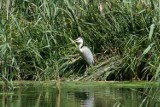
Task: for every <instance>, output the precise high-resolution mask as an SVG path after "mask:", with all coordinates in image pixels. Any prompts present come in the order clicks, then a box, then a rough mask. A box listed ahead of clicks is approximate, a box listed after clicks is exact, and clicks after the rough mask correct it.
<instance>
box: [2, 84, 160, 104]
mask: <svg viewBox="0 0 160 107" xmlns="http://www.w3.org/2000/svg"><path fill="white" fill-rule="evenodd" d="M53 85H54V84H52V85H45V86H42V85H37V86H35V85H27V87H26V86H21V87H18V88H16V89H14V91H4V90H2V89H1V90H0V107H140V106H141V107H160V102H159V101H160V96H159V95H160V91H159V89H158V88H154V89H151V88H148V89H145V88H120V87H112V86H99V85H97V86H90V84H88V85H86V86H78V87H76V86H74V87H71V86H67V85H66V86H65V85H64V86H62V87H61V92H60V94H57V93H56V89H55V86H53Z"/></svg>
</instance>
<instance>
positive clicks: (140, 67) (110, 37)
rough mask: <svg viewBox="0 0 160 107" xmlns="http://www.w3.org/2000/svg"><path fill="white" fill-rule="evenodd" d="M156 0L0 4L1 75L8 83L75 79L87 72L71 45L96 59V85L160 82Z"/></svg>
mask: <svg viewBox="0 0 160 107" xmlns="http://www.w3.org/2000/svg"><path fill="white" fill-rule="evenodd" d="M159 6H160V2H159V1H158V0H154V1H152V0H134V1H133V0H99V1H98V0H95V1H93V0H12V1H10V0H6V1H0V7H1V8H0V9H1V11H0V14H1V15H0V64H1V66H0V70H1V75H5V77H6V78H8V79H18V80H19V79H20V80H21V79H22V80H50V79H55V78H56V73H57V72H59V75H60V77H61V78H63V79H65V78H66V79H75V78H77V77H79V76H81V75H83V73H84V72H85V71H86V70H88V69H87V68H86V64H85V62H84V61H83V60H82V59H81V58H80V56H79V55H78V52H77V49H76V46H75V44H74V43H73V42H72V41H73V40H74V39H76V38H77V37H79V36H82V37H83V38H84V40H85V45H87V46H89V47H90V48H91V50H92V51H93V53H94V56H95V60H96V61H95V62H96V64H95V75H96V77H95V78H96V80H133V79H135V80H158V78H159V74H160V64H159V61H160V56H159V53H160V48H159V46H160V42H159V41H160V38H159V37H160V26H159V25H160V23H159V22H160V7H159Z"/></svg>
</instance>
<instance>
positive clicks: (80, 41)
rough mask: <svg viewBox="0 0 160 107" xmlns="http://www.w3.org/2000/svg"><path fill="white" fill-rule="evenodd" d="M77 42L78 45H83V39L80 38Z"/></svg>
mask: <svg viewBox="0 0 160 107" xmlns="http://www.w3.org/2000/svg"><path fill="white" fill-rule="evenodd" d="M75 42H77V43H78V44H83V39H82V38H81V37H78V38H77V39H76V40H75Z"/></svg>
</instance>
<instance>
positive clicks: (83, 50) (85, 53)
mask: <svg viewBox="0 0 160 107" xmlns="http://www.w3.org/2000/svg"><path fill="white" fill-rule="evenodd" d="M75 42H77V43H78V50H79V53H80V55H81V56H82V58H83V59H84V60H85V61H86V62H87V63H88V65H90V66H93V65H94V59H93V55H92V52H91V50H90V49H89V48H88V47H87V46H83V39H82V38H81V37H78V38H77V39H76V40H75Z"/></svg>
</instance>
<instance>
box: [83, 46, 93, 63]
mask: <svg viewBox="0 0 160 107" xmlns="http://www.w3.org/2000/svg"><path fill="white" fill-rule="evenodd" d="M81 55H82V57H83V58H84V60H85V61H86V62H87V63H88V64H89V65H93V64H94V60H93V55H92V52H91V50H90V49H89V48H88V47H86V46H83V47H82V49H81Z"/></svg>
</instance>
